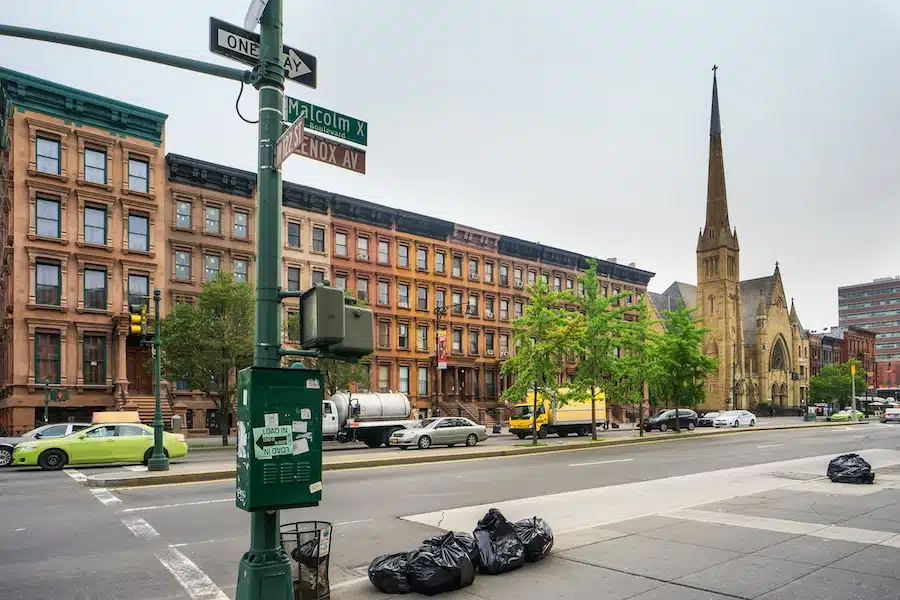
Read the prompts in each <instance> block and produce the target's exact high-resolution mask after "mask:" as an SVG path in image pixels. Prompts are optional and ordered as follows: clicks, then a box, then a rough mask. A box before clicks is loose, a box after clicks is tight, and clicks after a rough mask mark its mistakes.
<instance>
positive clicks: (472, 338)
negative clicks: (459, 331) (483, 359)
mask: <svg viewBox="0 0 900 600" xmlns="http://www.w3.org/2000/svg"><path fill="white" fill-rule="evenodd" d="M469 354H478V330H477V329H470V330H469Z"/></svg>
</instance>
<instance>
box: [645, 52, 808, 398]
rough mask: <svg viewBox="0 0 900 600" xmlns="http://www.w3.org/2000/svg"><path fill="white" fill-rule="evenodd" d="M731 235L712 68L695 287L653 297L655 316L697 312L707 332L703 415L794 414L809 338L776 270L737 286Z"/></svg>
mask: <svg viewBox="0 0 900 600" xmlns="http://www.w3.org/2000/svg"><path fill="white" fill-rule="evenodd" d="M740 267H741V261H740V244H739V243H738V235H737V229H736V228H732V226H731V222H730V221H729V220H728V199H727V195H726V193H725V163H724V159H723V156H722V126H721V121H720V118H719V92H718V84H717V81H716V74H715V68H714V69H713V89H712V109H711V115H710V125H709V175H708V181H707V192H706V223H705V224H704V226H703V229H702V231H701V232H700V237H699V238H698V240H697V285H696V286H693V285H690V284H687V283H682V282H678V281H676V282H675V283H673V284H672V285H671V286H669V287H668V289H666V291H664V292H663V293H661V294H654V293H651V294H650V296H651V298H652V300H653V304H654V308H655V309H656V311H657V312H658V313H659V314H662V312H663V311H665V310H674V309H675V308H677V307H678V304H679V303H683V304H684V305H685V306H687V307H688V308H696V309H697V312H696V313H695V316H696V318H697V319H702V321H703V327H705V328H707V329H708V330H709V333H708V334H707V336H706V340H705V341H704V348H703V350H704V352H705V353H706V354H707V355H709V356H712V357H715V358H718V359H719V366H718V369H717V370H716V371H715V372H714V373H713V374H712V375H711V376H710V377H709V380H708V381H707V395H706V402H705V405H704V406H702V407H701V409H703V408H706V409H729V408H735V409H753V408H755V407H757V406H758V405H759V404H761V403H767V404H771V405H773V406H775V407H776V408H777V409H795V408H799V407H800V406H801V405H804V404H805V403H806V399H807V396H808V392H809V336H808V335H807V332H806V331H804V329H803V326H802V325H801V324H800V319H799V318H798V317H797V309H796V307H795V306H794V301H793V299H791V303H790V307H788V303H787V297H786V295H785V293H784V284H783V282H782V279H781V270H780V269H779V267H778V263H775V271H774V272H773V273H772V274H771V275H767V276H766V277H759V278H757V279H747V280H743V281H742V280H741V269H740Z"/></svg>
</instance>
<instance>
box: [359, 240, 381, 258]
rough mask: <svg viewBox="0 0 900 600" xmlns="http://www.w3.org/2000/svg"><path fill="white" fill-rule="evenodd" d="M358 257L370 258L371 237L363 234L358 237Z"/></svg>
mask: <svg viewBox="0 0 900 600" xmlns="http://www.w3.org/2000/svg"><path fill="white" fill-rule="evenodd" d="M356 258H358V259H360V260H369V238H367V237H362V236H360V237H357V238H356ZM379 260H381V259H380V258H379Z"/></svg>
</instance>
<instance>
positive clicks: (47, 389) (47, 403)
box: [44, 379, 50, 425]
mask: <svg viewBox="0 0 900 600" xmlns="http://www.w3.org/2000/svg"><path fill="white" fill-rule="evenodd" d="M49 422H50V380H49V379H48V380H46V381H44V425H46V424H47V423H49Z"/></svg>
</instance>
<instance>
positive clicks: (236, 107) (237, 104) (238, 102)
mask: <svg viewBox="0 0 900 600" xmlns="http://www.w3.org/2000/svg"><path fill="white" fill-rule="evenodd" d="M243 94H244V82H243V81H241V91H240V92H238V97H237V100H235V101H234V110H235V111H237V115H238V116H239V117H240V118H241V120H242V121H244V123H250V124H251V125H256V124H257V123H259V119H257V120H256V121H250V120H249V119H245V118H244V115H242V114H241V96H242V95H243Z"/></svg>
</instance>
